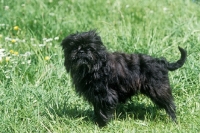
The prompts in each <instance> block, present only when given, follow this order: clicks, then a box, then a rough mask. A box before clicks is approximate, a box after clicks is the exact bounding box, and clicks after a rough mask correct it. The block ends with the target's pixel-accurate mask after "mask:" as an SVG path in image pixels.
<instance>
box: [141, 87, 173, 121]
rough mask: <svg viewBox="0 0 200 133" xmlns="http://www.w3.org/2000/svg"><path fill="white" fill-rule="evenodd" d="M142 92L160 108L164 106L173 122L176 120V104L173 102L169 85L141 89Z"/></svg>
mask: <svg viewBox="0 0 200 133" xmlns="http://www.w3.org/2000/svg"><path fill="white" fill-rule="evenodd" d="M142 93H143V94H145V95H147V96H148V97H150V98H151V100H152V101H153V102H154V103H155V104H156V105H158V106H159V107H160V108H164V109H165V111H166V113H167V114H168V115H169V116H170V117H171V118H172V120H173V121H174V122H176V114H175V112H176V106H175V104H174V101H173V96H172V93H171V88H170V87H169V85H166V86H164V87H158V88H155V87H154V88H150V89H148V91H142Z"/></svg>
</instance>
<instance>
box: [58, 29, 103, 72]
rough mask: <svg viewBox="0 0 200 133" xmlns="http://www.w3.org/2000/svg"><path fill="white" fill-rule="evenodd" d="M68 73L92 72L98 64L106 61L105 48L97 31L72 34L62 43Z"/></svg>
mask: <svg viewBox="0 0 200 133" xmlns="http://www.w3.org/2000/svg"><path fill="white" fill-rule="evenodd" d="M61 45H62V48H63V50H64V55H65V67H66V69H67V71H71V70H72V69H74V70H75V71H76V70H77V69H80V68H81V69H83V68H84V69H85V68H87V70H89V71H90V70H91V69H95V68H94V67H95V66H96V65H97V64H98V62H100V61H103V60H105V58H106V53H105V50H106V49H105V46H104V45H103V43H102V41H101V38H100V36H98V34H97V33H96V31H94V30H92V31H88V32H82V33H76V34H71V35H69V36H67V37H66V38H65V39H64V40H63V41H62V43H61ZM96 67H97V66H96Z"/></svg>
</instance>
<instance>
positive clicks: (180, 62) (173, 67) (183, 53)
mask: <svg viewBox="0 0 200 133" xmlns="http://www.w3.org/2000/svg"><path fill="white" fill-rule="evenodd" d="M178 49H179V51H180V52H181V58H180V59H179V60H178V61H177V62H174V63H168V65H167V68H168V70H170V71H174V70H176V69H178V68H180V67H182V66H183V64H184V63H185V60H186V57H187V51H186V50H184V49H183V48H181V47H178Z"/></svg>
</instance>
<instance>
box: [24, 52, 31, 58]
mask: <svg viewBox="0 0 200 133" xmlns="http://www.w3.org/2000/svg"><path fill="white" fill-rule="evenodd" d="M30 55H31V52H26V53H24V54H23V55H22V56H25V57H27V56H30Z"/></svg>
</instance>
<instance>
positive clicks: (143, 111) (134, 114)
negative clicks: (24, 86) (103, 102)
mask: <svg viewBox="0 0 200 133" xmlns="http://www.w3.org/2000/svg"><path fill="white" fill-rule="evenodd" d="M46 107H47V109H48V112H49V113H50V114H51V115H54V116H55V117H61V118H69V119H80V120H83V121H87V122H94V119H95V117H94V113H93V108H92V107H91V108H88V109H81V108H80V107H79V106H73V107H72V106H71V105H68V103H67V102H65V103H64V104H63V103H62V104H51V106H46ZM157 110H158V108H156V107H155V106H152V105H149V106H146V105H144V104H143V103H126V104H119V105H118V107H117V109H116V113H115V118H116V119H118V120H122V119H123V120H125V119H127V117H129V118H131V119H133V120H145V118H146V117H148V119H150V120H153V119H155V117H156V114H157ZM55 117H54V118H55Z"/></svg>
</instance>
